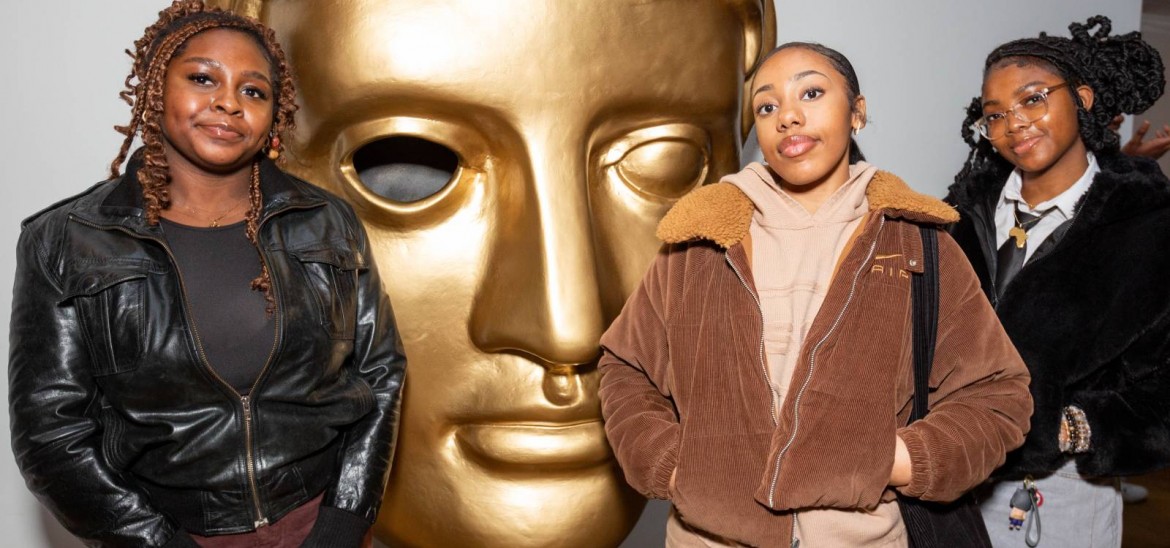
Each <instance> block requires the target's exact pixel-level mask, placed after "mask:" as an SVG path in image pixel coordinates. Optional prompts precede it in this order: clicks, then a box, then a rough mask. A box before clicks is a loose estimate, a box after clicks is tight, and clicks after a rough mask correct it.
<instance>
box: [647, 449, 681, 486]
mask: <svg viewBox="0 0 1170 548" xmlns="http://www.w3.org/2000/svg"><path fill="white" fill-rule="evenodd" d="M677 467H678V440H677V439H676V440H675V441H674V444H673V445H672V446H671V447H670V448H669V449H667V450H666V452H664V453H662V457H660V458H659V459H658V464H657V465H655V466H654V477H653V478H651V482H652V483H651V486H650V487H651V489H653V492H652V493H650V494H651V495H653V496H654V498H658V499H662V500H670V476H671V475H673V474H674V470H675V468H677Z"/></svg>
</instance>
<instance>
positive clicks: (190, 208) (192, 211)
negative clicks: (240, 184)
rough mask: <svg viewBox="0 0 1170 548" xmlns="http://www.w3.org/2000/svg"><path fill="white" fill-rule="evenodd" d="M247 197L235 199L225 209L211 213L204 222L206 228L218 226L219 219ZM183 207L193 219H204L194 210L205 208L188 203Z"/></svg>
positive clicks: (233, 209) (238, 205)
mask: <svg viewBox="0 0 1170 548" xmlns="http://www.w3.org/2000/svg"><path fill="white" fill-rule="evenodd" d="M247 199H248V197H247V196H244V197H243V198H240V199H239V200H236V202H235V203H233V204H232V205H231V206H230V207H228V208H227V209H225V210H223V211H220V212H219V213H218V214H213V216H212V217H211V219H207V220H206V221H205V222H207V227H208V228H219V222H220V221H221V220H223V218H224V217H227V216H228V215H229V214H230V213H231V212H233V211H235V210H236V208H238V207H240V204H242V203H244V201H245V200H247ZM183 209H186V210H187V211H188V212H189V213H188V215H190V216H191V217H193V218H195V219H199V220H201V221H203V220H204V219H202V218H200V215H198V214H197V213H196V212H197V211H203V212H206V211H207V210H205V209H202V208H198V207H195V206H193V205H190V204H184V205H183Z"/></svg>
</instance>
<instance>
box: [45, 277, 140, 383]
mask: <svg viewBox="0 0 1170 548" xmlns="http://www.w3.org/2000/svg"><path fill="white" fill-rule="evenodd" d="M152 270H153V271H158V269H157V268H152V267H151V265H150V264H147V263H146V262H145V261H129V262H110V263H101V264H95V265H87V266H86V268H85V269H84V270H82V271H79V272H77V273H76V274H74V275H73V276H71V277H69V278H67V279H65V280H64V284H63V285H64V296H63V297H62V299H61V301H60V302H59V303H58V306H72V307H73V308H74V309H75V310H76V311H77V321H78V328H79V329H80V331H81V336H82V339H83V340H84V341H85V344H86V346H87V347H88V348H87V350H88V351H89V356H90V358H91V362H92V367H93V372H94V375H95V376H101V375H110V374H114V373H122V372H125V371H132V370H134V369H137V368H138V365H139V364H140V363H141V361H142V355H143V350H144V348H145V347H146V338H147V333H146V327H147V321H146V317H145V312H146V303H145V301H146V293H147V291H146V284H147V276H148V275H149V273H150V272H151V271H152Z"/></svg>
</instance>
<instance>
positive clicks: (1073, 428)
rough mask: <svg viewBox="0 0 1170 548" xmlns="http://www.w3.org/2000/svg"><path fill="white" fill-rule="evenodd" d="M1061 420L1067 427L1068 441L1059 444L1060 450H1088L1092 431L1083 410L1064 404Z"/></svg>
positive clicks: (1080, 451)
mask: <svg viewBox="0 0 1170 548" xmlns="http://www.w3.org/2000/svg"><path fill="white" fill-rule="evenodd" d="M1063 420H1064V423H1065V426H1067V427H1068V443H1062V444H1060V450H1061V452H1064V453H1086V452H1088V451H1089V440H1090V438H1091V437H1092V435H1093V431H1092V429H1090V428H1089V419H1087V418H1085V412H1084V411H1083V410H1082V409H1081V408H1079V407H1077V406H1075V405H1068V406H1065V408H1064V417H1063Z"/></svg>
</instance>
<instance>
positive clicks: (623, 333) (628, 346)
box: [598, 247, 680, 499]
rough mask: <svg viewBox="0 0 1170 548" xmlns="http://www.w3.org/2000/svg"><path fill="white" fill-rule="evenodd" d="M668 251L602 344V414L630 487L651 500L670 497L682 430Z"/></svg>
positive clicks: (603, 337) (661, 253)
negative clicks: (673, 376) (673, 379)
mask: <svg viewBox="0 0 1170 548" xmlns="http://www.w3.org/2000/svg"><path fill="white" fill-rule="evenodd" d="M670 254H671V251H670V248H668V247H664V248H663V250H662V251H660V252H659V254H658V257H657V258H656V260H655V261H654V263H653V264H652V265H651V267H650V270H649V272H647V273H646V276H645V278H644V279H643V280H642V284H641V285H640V286H639V287H638V289H637V290H636V291H634V293H633V295H631V296H630V298H629V300H628V301H627V302H626V305H625V307H624V308H623V309H622V312H621V314H620V315H619V316H618V317H617V319H616V320H614V322H613V324H612V325H611V326H610V328H609V330H608V331H606V332H605V335H603V336H602V338H601V346H602V351H603V353H602V356H601V361H600V363H599V364H598V369H599V370H600V372H601V389H600V395H601V410H602V414H603V416H604V417H605V433H606V436H607V437H608V438H609V443H610V445H611V446H612V447H613V452H614V455H615V457H616V458H617V461H618V464H620V465H621V467H622V470H623V471H624V473H625V476H626V481H627V482H629V484H630V485H631V486H632V487H633V488H634V489H636V490H637V491H638V492H639V493H642V495H644V496H646V497H649V498H657V499H666V498H668V497H669V492H668V491H669V483H670V475H671V473H672V472H673V471H674V467H675V464H676V463H677V461H678V443H679V433H680V427H679V422H678V416H677V413H676V412H675V407H674V403H673V402H672V401H671V399H670V395H671V394H670V388H669V380H668V379H669V370H670V364H669V349H668V342H667V335H666V314H665V310H666V306H665V294H666V291H665V286H666V280H667V270H668V267H669V261H670Z"/></svg>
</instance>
